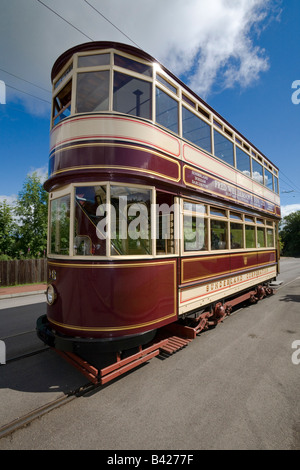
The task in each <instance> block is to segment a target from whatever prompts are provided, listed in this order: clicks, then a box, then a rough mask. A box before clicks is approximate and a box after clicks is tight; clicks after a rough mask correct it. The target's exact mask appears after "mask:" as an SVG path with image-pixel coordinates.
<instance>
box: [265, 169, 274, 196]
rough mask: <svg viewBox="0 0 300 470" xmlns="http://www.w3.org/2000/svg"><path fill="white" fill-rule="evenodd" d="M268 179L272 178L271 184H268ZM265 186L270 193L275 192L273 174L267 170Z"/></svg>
mask: <svg viewBox="0 0 300 470" xmlns="http://www.w3.org/2000/svg"><path fill="white" fill-rule="evenodd" d="M268 178H270V182H269V183H268ZM264 185H265V186H266V188H268V189H269V190H270V191H274V182H273V174H272V173H271V171H270V170H268V169H267V168H265V169H264Z"/></svg>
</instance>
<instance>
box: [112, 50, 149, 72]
mask: <svg viewBox="0 0 300 470" xmlns="http://www.w3.org/2000/svg"><path fill="white" fill-rule="evenodd" d="M113 65H114V66H115V67H119V68H121V69H123V72H124V70H126V71H127V73H128V74H129V75H130V74H131V72H133V73H134V74H138V75H139V76H144V77H148V78H152V76H153V67H152V65H151V64H149V62H148V63H147V62H142V61H139V60H137V59H136V58H132V57H129V56H125V55H123V54H120V53H119V52H116V51H115V52H114V53H113ZM143 69H144V70H143Z"/></svg>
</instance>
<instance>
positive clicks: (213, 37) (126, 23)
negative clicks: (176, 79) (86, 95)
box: [0, 0, 278, 113]
mask: <svg viewBox="0 0 300 470" xmlns="http://www.w3.org/2000/svg"><path fill="white" fill-rule="evenodd" d="M43 1H44V2H45V3H46V4H47V5H48V6H49V7H51V8H52V9H53V10H55V11H56V12H57V13H58V14H59V15H61V16H62V17H64V18H65V19H66V20H67V21H69V22H70V23H72V24H73V25H74V26H75V27H76V28H78V29H80V30H81V31H82V32H83V33H85V34H87V35H88V36H89V37H90V38H92V39H93V40H98V41H101V40H108V41H120V42H126V43H130V42H129V40H128V39H127V38H126V37H124V35H122V34H121V33H120V32H119V31H118V30H117V29H116V28H114V26H113V25H112V24H110V23H109V22H108V21H106V20H105V19H104V18H103V17H101V16H100V15H99V14H97V13H96V12H95V11H94V10H93V9H92V8H91V7H90V6H89V5H88V4H87V3H86V2H84V1H83V0H64V2H61V0H51V1H50V0H43ZM89 2H90V3H91V4H92V5H93V6H94V7H95V8H97V9H98V10H99V11H100V12H101V13H103V14H104V15H105V16H106V17H107V18H108V19H109V20H110V21H111V23H113V24H114V25H115V26H116V27H118V28H120V29H121V30H122V31H123V32H124V33H125V34H127V35H128V36H129V37H130V38H132V40H133V41H134V42H135V43H137V44H139V45H140V47H141V48H143V49H144V50H145V51H146V52H148V53H149V54H151V55H153V56H154V57H155V58H156V59H157V60H159V61H160V62H162V63H163V64H164V65H165V66H166V67H168V68H169V69H170V70H171V71H172V72H174V73H175V74H177V75H181V76H185V77H187V76H188V77H189V78H188V84H189V85H190V86H191V87H192V88H193V89H194V90H195V91H196V92H198V93H199V94H201V96H203V97H205V96H206V95H208V94H209V93H210V92H211V90H212V89H213V87H214V86H215V85H216V84H217V85H218V89H222V88H227V87H232V86H235V85H239V86H242V87H247V86H249V85H250V84H252V83H253V82H255V80H257V79H258V78H259V77H260V75H261V73H262V72H264V71H266V70H267V68H268V65H269V61H268V57H267V54H266V52H265V51H264V49H263V47H261V46H260V45H258V44H257V39H258V34H259V32H260V30H261V29H263V28H264V27H265V25H266V23H267V21H270V20H271V19H272V18H274V9H273V10H272V7H274V5H275V6H276V5H277V2H278V0H201V1H200V0H185V1H184V2H183V1H182V0H164V1H161V0H148V1H141V0H126V1H124V0H89ZM0 31H1V33H0V34H1V41H0V55H1V68H2V69H3V70H6V71H8V72H10V73H12V74H14V75H16V76H18V77H21V78H24V79H25V80H28V81H31V82H33V83H34V84H37V85H39V86H41V87H43V88H46V89H48V90H50V89H51V83H50V73H51V68H52V65H53V63H54V61H55V60H56V58H57V57H58V56H59V55H60V54H61V53H62V52H64V51H65V50H66V49H68V48H70V47H72V46H74V45H76V44H79V43H82V42H87V41H89V39H88V38H87V37H85V36H84V35H83V34H81V33H80V32H79V31H76V30H75V29H74V28H73V27H72V26H70V25H68V24H66V23H65V22H64V21H63V20H62V19H61V18H59V17H58V16H57V15H55V14H54V13H52V12H51V11H49V10H48V9H47V8H45V7H44V6H43V5H42V4H41V3H39V2H37V1H31V2H30V3H28V2H20V1H19V0H4V1H2V5H1V16H0ZM0 74H1V76H0V78H1V79H2V80H5V81H6V83H7V85H11V86H14V87H15V88H19V89H22V90H24V91H26V92H28V93H31V94H35V95H36V96H39V97H40V98H42V99H44V100H49V99H50V94H49V93H47V92H46V91H44V90H41V89H39V88H37V87H34V86H33V85H30V84H28V83H26V82H24V81H21V80H20V79H18V78H16V77H13V76H11V75H8V74H5V73H4V72H1V71H0ZM7 91H8V100H9V99H15V97H16V95H17V94H18V96H19V98H20V99H22V101H23V102H24V103H25V105H26V106H27V107H28V109H29V110H30V112H32V113H41V112H44V113H48V112H49V106H48V107H47V105H46V103H44V102H42V101H38V100H35V99H34V98H31V97H29V96H26V95H23V94H21V93H18V92H16V91H15V90H12V89H10V88H9V87H8V88H7Z"/></svg>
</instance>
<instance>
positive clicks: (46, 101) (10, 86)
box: [5, 83, 51, 104]
mask: <svg viewBox="0 0 300 470" xmlns="http://www.w3.org/2000/svg"><path fill="white" fill-rule="evenodd" d="M5 85H6V86H7V87H8V88H12V89H13V90H16V91H19V92H20V93H24V94H25V95H29V96H32V97H33V98H36V99H37V100H40V101H44V102H45V103H49V104H51V101H48V100H44V99H43V98H39V97H38V96H36V95H33V94H32V93H28V92H27V91H23V90H19V88H16V87H14V86H12V85H8V84H7V83H6V84H5Z"/></svg>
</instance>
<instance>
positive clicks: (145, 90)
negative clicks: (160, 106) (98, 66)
mask: <svg viewBox="0 0 300 470" xmlns="http://www.w3.org/2000/svg"><path fill="white" fill-rule="evenodd" d="M113 109H114V110H115V111H118V112H120V113H126V114H131V115H133V116H139V117H142V118H145V119H152V83H150V82H146V81H145V80H140V79H139V78H134V77H132V76H130V75H125V74H124V73H120V72H114V104H113Z"/></svg>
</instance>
